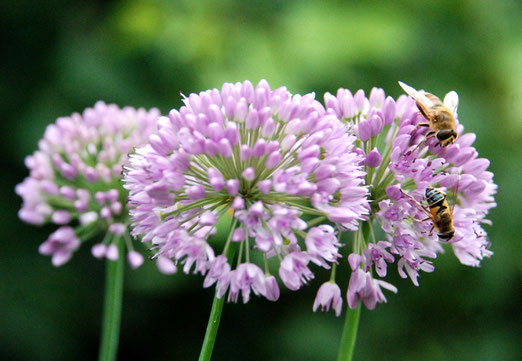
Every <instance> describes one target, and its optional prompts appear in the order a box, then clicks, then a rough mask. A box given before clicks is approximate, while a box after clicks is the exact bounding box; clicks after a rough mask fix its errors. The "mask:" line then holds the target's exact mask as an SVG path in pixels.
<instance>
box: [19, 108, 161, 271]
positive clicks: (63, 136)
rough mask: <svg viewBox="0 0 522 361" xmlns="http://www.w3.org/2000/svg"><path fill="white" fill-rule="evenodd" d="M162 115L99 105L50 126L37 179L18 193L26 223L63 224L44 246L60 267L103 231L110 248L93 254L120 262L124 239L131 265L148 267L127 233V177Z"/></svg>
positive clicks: (34, 168) (33, 175)
mask: <svg viewBox="0 0 522 361" xmlns="http://www.w3.org/2000/svg"><path fill="white" fill-rule="evenodd" d="M159 115H160V114H159V111H158V110H157V109H151V110H150V111H146V110H144V109H138V110H136V109H133V108H130V107H125V108H122V109H120V108H118V107H117V106H116V105H114V104H110V105H107V104H105V103H103V102H98V103H96V104H95V105H94V107H93V108H88V109H86V110H85V111H84V112H83V113H82V114H77V113H75V114H73V115H71V116H70V117H63V118H58V120H57V121H56V123H54V124H51V125H49V126H48V127H47V129H46V131H45V134H44V137H43V139H41V140H40V142H39V143H38V148H39V149H38V150H37V151H36V152H35V153H34V154H33V155H30V156H28V157H27V158H26V160H25V163H26V165H27V167H28V168H29V170H30V175H29V177H27V178H26V179H25V180H24V181H23V182H22V183H20V184H18V185H17V186H16V193H17V194H18V195H20V196H21V197H22V199H23V205H22V209H20V211H19V213H18V214H19V216H20V218H21V219H22V220H24V221H26V222H29V223H32V224H38V225H40V224H44V223H48V222H51V223H55V224H57V225H60V226H62V227H60V228H59V229H58V230H57V231H56V232H54V233H53V234H51V235H50V237H49V239H48V240H47V241H45V242H44V243H43V244H42V245H41V246H40V253H42V254H44V255H50V256H52V263H53V264H54V265H55V266H60V265H62V264H64V263H66V262H67V261H68V260H69V259H70V258H71V256H72V254H73V252H75V251H76V250H77V249H78V248H79V246H80V244H81V243H82V242H84V241H87V240H88V239H91V238H93V237H96V236H98V235H99V234H103V233H106V237H105V239H104V241H103V243H98V244H96V245H94V246H93V247H92V254H93V256H95V257H97V258H103V257H106V258H108V259H117V258H118V257H119V256H120V255H119V254H118V247H117V246H116V244H115V242H123V240H122V239H121V237H124V238H125V239H126V242H125V243H126V245H127V248H128V249H129V253H128V260H129V263H130V265H131V267H132V268H136V267H139V266H140V265H141V264H142V263H143V256H141V255H140V254H139V253H138V252H136V251H134V250H133V248H132V242H131V240H130V238H129V234H128V231H127V224H128V222H129V219H128V218H129V216H128V213H127V210H126V206H125V201H126V197H127V193H128V192H127V190H125V189H124V188H123V187H122V183H121V180H120V178H121V172H122V167H123V165H125V164H127V162H128V156H127V154H128V153H129V152H130V151H131V150H132V148H133V147H136V146H140V145H143V144H144V143H146V142H147V140H148V137H149V135H150V134H151V133H152V132H153V131H154V130H155V124H156V123H155V120H156V118H158V117H159ZM66 224H69V225H70V226H64V225H66ZM73 227H75V228H73Z"/></svg>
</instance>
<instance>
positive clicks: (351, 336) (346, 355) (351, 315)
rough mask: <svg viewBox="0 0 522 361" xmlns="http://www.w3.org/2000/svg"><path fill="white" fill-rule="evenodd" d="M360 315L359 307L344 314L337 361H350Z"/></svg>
mask: <svg viewBox="0 0 522 361" xmlns="http://www.w3.org/2000/svg"><path fill="white" fill-rule="evenodd" d="M360 314H361V305H359V306H357V308H356V309H355V310H352V309H351V308H349V309H348V312H346V319H345V321H344V329H343V335H342V336H341V347H340V348H339V355H337V361H351V360H352V357H353V350H354V349H355V339H356V337H357V328H358V326H359V315H360Z"/></svg>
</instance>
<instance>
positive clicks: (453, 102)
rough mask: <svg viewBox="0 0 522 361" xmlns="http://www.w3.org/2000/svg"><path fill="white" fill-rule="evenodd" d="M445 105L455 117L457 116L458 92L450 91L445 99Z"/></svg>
mask: <svg viewBox="0 0 522 361" xmlns="http://www.w3.org/2000/svg"><path fill="white" fill-rule="evenodd" d="M444 105H445V106H446V107H447V108H448V109H449V110H451V112H452V113H453V115H455V116H456V115H457V107H458V106H459V95H458V94H457V92H456V91H450V92H449V93H448V94H446V96H445V97H444Z"/></svg>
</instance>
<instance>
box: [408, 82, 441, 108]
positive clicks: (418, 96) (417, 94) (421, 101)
mask: <svg viewBox="0 0 522 361" xmlns="http://www.w3.org/2000/svg"><path fill="white" fill-rule="evenodd" d="M399 85H400V86H401V88H402V89H403V90H404V91H405V92H406V94H408V95H409V96H410V97H412V98H413V99H415V101H416V102H417V105H418V106H420V107H422V108H423V110H424V113H425V114H429V110H430V108H431V107H433V105H434V104H433V102H432V101H431V100H430V99H429V98H428V97H427V96H426V95H425V93H424V92H422V91H418V90H416V89H415V88H412V87H411V86H409V85H408V84H405V83H403V82H402V81H399Z"/></svg>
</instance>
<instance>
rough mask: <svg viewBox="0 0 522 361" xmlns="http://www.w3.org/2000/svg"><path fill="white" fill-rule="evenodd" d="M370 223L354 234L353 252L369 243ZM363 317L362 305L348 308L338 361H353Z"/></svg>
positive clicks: (366, 223)
mask: <svg viewBox="0 0 522 361" xmlns="http://www.w3.org/2000/svg"><path fill="white" fill-rule="evenodd" d="M370 222H371V221H368V222H362V224H361V228H360V229H359V230H358V231H357V232H356V233H355V234H354V242H353V252H354V253H357V252H359V251H360V248H361V245H360V241H361V238H362V239H363V240H364V243H366V244H367V243H368V242H369V238H370V235H371V234H372V233H373V229H372V225H371V223H370ZM360 315H361V305H358V306H357V307H356V308H355V309H351V308H348V310H347V312H346V319H345V321H344V328H343V334H342V336H341V346H340V347H339V354H338V355H337V361H351V360H352V358H353V351H354V350H355V341H356V338H357V330H358V328H359V317H360Z"/></svg>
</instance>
